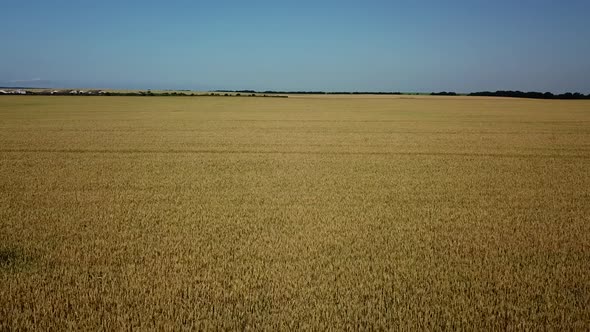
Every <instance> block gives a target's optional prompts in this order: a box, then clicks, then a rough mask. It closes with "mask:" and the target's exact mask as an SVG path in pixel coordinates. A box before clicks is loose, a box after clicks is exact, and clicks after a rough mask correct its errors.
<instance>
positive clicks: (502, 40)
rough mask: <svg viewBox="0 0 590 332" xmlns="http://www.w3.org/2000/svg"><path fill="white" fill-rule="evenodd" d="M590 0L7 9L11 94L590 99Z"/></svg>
mask: <svg viewBox="0 0 590 332" xmlns="http://www.w3.org/2000/svg"><path fill="white" fill-rule="evenodd" d="M589 13H590V1H587V0H586V1H576V0H571V1H567V0H563V1H557V0H555V1H549V0H536V1H533V0H522V1H515V0H509V1H508V0H500V1H478V0H470V1H460V0H456V1H453V0H448V1H438V0H437V1H434V0H432V1H427V0H423V1H418V0H414V1H409V0H408V1H370V0H367V1H305V0H303V1H110V0H102V1H93V2H86V1H60V0H54V1H45V0H44V1H37V0H28V1H4V0H0V31H2V33H3V37H2V42H1V43H0V85H24V86H26V85H33V86H34V85H37V86H38V85H41V86H56V87H57V86H62V87H97V88H137V89H146V88H152V89H162V88H170V89H256V90H267V89H268V90H325V91H342V90H345V91H421V92H427V91H442V90H446V91H457V92H471V91H479V90H498V89H515V90H537V91H552V92H564V91H579V92H583V93H590V19H589V18H588V15H589Z"/></svg>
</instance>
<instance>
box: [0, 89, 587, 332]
mask: <svg viewBox="0 0 590 332" xmlns="http://www.w3.org/2000/svg"><path fill="white" fill-rule="evenodd" d="M589 271H590V102H588V101H547V100H525V99H508V98H506V99H497V98H476V97H428V96H411V97H409V96H354V97H343V96H313V97H311V96H291V97H290V98H245V97H225V98H224V97H194V98H191V97H31V96H29V97H27V96H23V97H20V96H14V97H12V96H6V97H0V303H1V305H0V330H20V329H31V330H69V329H73V330H95V329H104V330H123V329H125V330H128V329H132V328H133V329H139V330H150V329H154V330H169V331H171V330H179V329H188V330H191V329H206V330H209V329H222V330H227V329H235V330H269V331H275V330H294V329H297V330H299V329H301V330H388V329H392V330H504V329H508V330H527V329H528V330H544V329H547V330H588V329H590V310H589V308H590V272H589Z"/></svg>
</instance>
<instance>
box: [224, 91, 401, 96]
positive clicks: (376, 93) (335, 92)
mask: <svg viewBox="0 0 590 332" xmlns="http://www.w3.org/2000/svg"><path fill="white" fill-rule="evenodd" d="M215 92H221V93H224V92H238V93H266V94H283V95H287V94H288V95H401V94H404V93H402V92H374V91H373V92H371V91H334V92H330V91H275V90H266V91H255V90H215Z"/></svg>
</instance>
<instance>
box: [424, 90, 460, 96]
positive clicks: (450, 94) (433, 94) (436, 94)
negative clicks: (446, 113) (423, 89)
mask: <svg viewBox="0 0 590 332" xmlns="http://www.w3.org/2000/svg"><path fill="white" fill-rule="evenodd" d="M430 95H431V96H456V95H457V93H456V92H446V91H443V92H433V93H431V94H430Z"/></svg>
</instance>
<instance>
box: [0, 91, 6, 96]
mask: <svg viewBox="0 0 590 332" xmlns="http://www.w3.org/2000/svg"><path fill="white" fill-rule="evenodd" d="M7 94H8V92H7V91H4V90H0V95H7Z"/></svg>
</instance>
